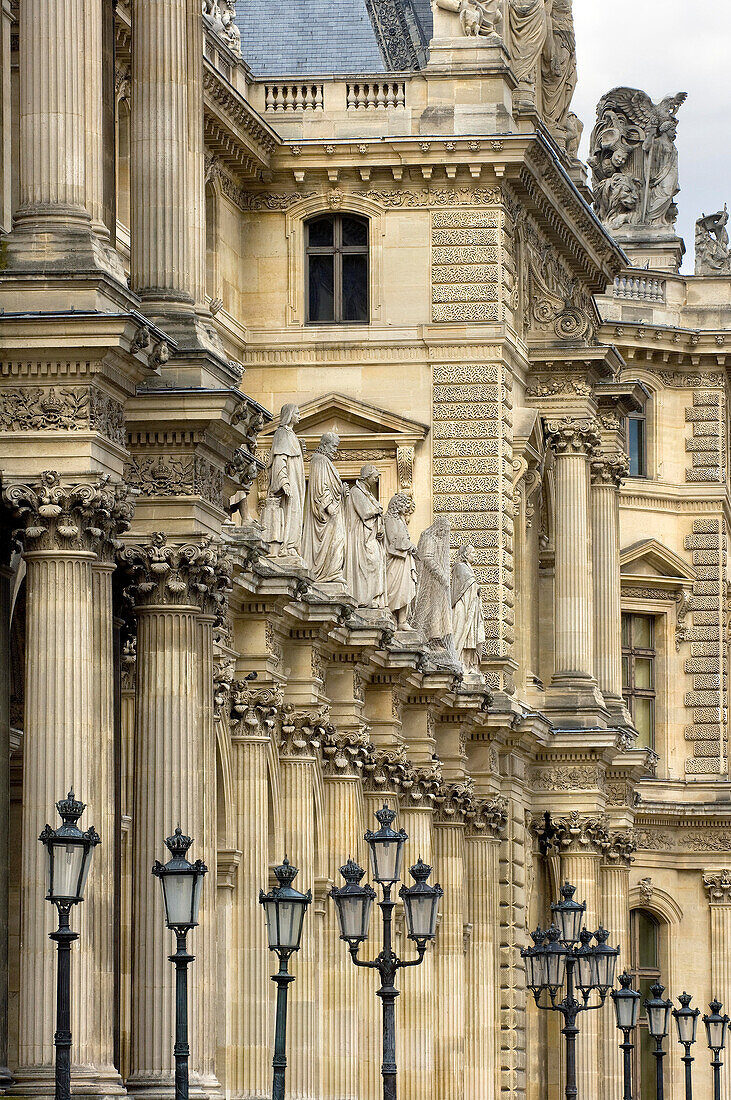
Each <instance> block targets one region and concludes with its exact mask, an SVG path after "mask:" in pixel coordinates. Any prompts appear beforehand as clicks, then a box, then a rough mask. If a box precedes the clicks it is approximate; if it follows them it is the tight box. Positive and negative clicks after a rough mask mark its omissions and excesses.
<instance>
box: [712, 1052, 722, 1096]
mask: <svg viewBox="0 0 731 1100" xmlns="http://www.w3.org/2000/svg"><path fill="white" fill-rule="evenodd" d="M720 1054H721V1052H720V1051H718V1050H714V1052H713V1061H712V1062H711V1067H712V1069H713V1100H721V1066H722V1065H723V1062H722V1061H721V1057H720Z"/></svg>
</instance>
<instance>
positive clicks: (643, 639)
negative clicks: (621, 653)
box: [632, 615, 654, 649]
mask: <svg viewBox="0 0 731 1100" xmlns="http://www.w3.org/2000/svg"><path fill="white" fill-rule="evenodd" d="M653 625H654V623H653V620H652V618H651V617H650V616H649V615H633V616H632V646H633V648H634V649H652V648H653V637H652V635H653V633H654V631H653V629H652V628H653Z"/></svg>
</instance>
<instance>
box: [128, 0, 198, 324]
mask: <svg viewBox="0 0 731 1100" xmlns="http://www.w3.org/2000/svg"><path fill="white" fill-rule="evenodd" d="M193 8H195V10H196V13H197V20H193V19H192V18H189V15H190V12H191V11H192V9H193ZM200 24H201V17H200V5H199V4H198V3H197V0H155V2H154V3H150V2H149V0H135V3H134V20H133V26H134V34H135V38H134V49H133V51H132V117H131V148H130V160H131V222H132V225H131V231H132V242H131V252H132V258H131V265H132V272H131V284H132V288H133V289H134V290H135V291H137V292H138V293H140V294H141V295H142V297H143V298H144V299H147V300H149V301H150V302H155V303H162V304H165V303H167V304H170V303H176V304H177V308H178V309H179V308H180V307H181V306H184V307H189V308H190V310H191V311H192V306H193V302H194V300H195V296H196V279H195V277H194V264H193V256H192V247H191V246H192V223H191V214H190V210H191V200H192V198H194V196H193V195H192V189H193V188H194V186H195V183H196V181H195V180H194V179H192V178H191V163H190V155H191V152H192V150H191V146H190V137H191V132H192V131H193V129H195V128H196V127H197V125H198V124H197V122H196V121H195V116H196V115H198V116H199V117H200V115H201V112H202V109H203V108H202V103H201V102H200V101H199V100H198V99H197V98H196V96H195V95H194V92H195V88H192V89H191V88H190V87H189V75H190V74H189V57H190V56H192V51H193V50H194V48H198V49H200V50H201V51H202V42H201V41H200V39H199V35H200V34H201V33H202V31H201V29H200ZM191 34H194V35H195V38H196V40H197V42H198V46H197V47H196V46H195V45H194V43H190V44H189V42H188V39H189V36H190V35H191ZM189 50H190V54H189ZM200 125H201V128H202V117H201V121H200ZM204 247H205V246H204Z"/></svg>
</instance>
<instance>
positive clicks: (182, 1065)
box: [152, 825, 208, 1100]
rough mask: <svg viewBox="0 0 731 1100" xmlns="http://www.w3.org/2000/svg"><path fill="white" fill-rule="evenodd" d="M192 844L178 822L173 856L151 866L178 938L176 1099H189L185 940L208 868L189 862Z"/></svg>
mask: <svg viewBox="0 0 731 1100" xmlns="http://www.w3.org/2000/svg"><path fill="white" fill-rule="evenodd" d="M192 843H193V841H192V840H191V838H190V837H189V836H183V833H182V830H181V828H180V826H179V825H178V827H177V829H176V830H175V832H174V833H173V835H172V836H169V837H168V838H167V840H166V841H165V845H166V847H167V849H168V851H169V852H170V859H169V860H168V862H167V863H164V864H163V863H160V861H159V860H155V863H154V865H153V868H152V873H153V875H156V876H157V878H159V879H160V886H161V887H162V897H163V902H164V905H165V923H166V924H167V926H168V928H170V929H171V931H173V932H174V933H175V938H176V951H175V954H174V955H169V956H168V958H169V959H170V962H171V963H174V964H175V1048H174V1053H175V1100H188V1059H189V1057H190V1047H189V1046H188V967H189V965H190V964H191V963H192V962H193V960H194V959H195V955H190V954H188V948H187V942H186V941H187V936H188V932H189V931H190V930H191V928H195V927H196V926H197V924H198V908H199V906H200V900H201V890H202V889H203V876H204V875H205V874H206V873H207V871H208V868H207V867H206V865H205V863H203V861H202V860H200V859H197V860H196V861H195V863H190V862H189V860H188V858H187V856H186V853H187V851H188V849H189V848H190V846H191V844H192Z"/></svg>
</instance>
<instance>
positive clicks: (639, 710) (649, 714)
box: [632, 695, 655, 749]
mask: <svg viewBox="0 0 731 1100" xmlns="http://www.w3.org/2000/svg"><path fill="white" fill-rule="evenodd" d="M633 702H634V707H633V710H634V714H633V715H632V717H633V718H634V721H635V728H636V730H637V733H638V735H639V736H638V738H637V748H641V749H651V748H653V747H654V741H655V714H654V711H655V700H654V699H643V698H642V696H637V695H636V696H635V697H634V700H633Z"/></svg>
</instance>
